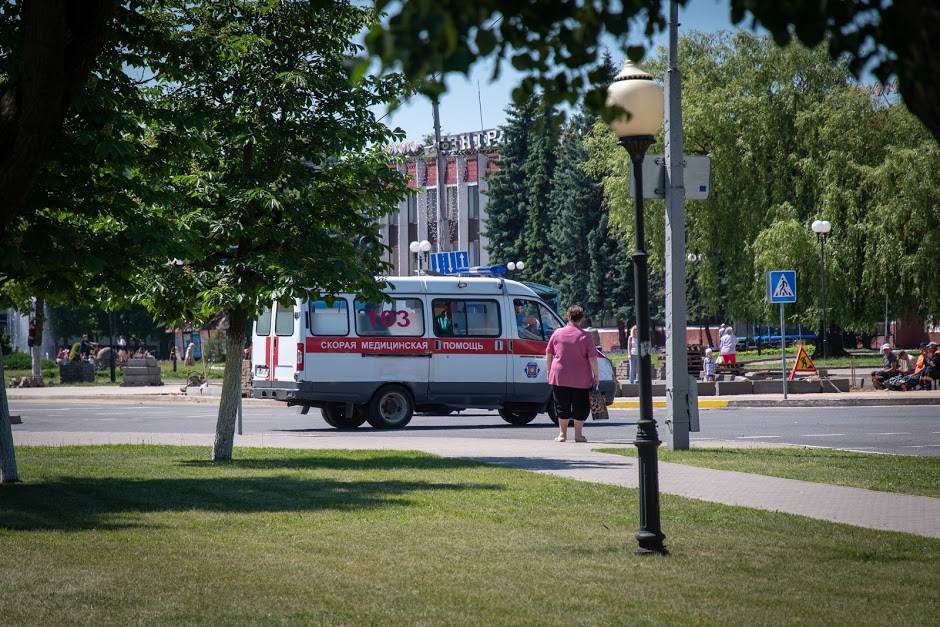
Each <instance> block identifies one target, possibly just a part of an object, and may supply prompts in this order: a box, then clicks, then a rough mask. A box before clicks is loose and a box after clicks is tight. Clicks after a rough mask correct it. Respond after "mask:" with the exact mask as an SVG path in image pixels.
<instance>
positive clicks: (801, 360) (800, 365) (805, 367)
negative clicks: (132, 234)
mask: <svg viewBox="0 0 940 627" xmlns="http://www.w3.org/2000/svg"><path fill="white" fill-rule="evenodd" d="M797 372H815V373H816V374H819V371H818V370H816V364H814V363H813V360H812V359H810V358H809V355H807V354H806V349H805V348H803V346H802V345H800V350H799V351H797V353H796V363H794V364H793V370H791V371H790V376H789V377H787V380H789V381H793V375H795V374H796V373H797Z"/></svg>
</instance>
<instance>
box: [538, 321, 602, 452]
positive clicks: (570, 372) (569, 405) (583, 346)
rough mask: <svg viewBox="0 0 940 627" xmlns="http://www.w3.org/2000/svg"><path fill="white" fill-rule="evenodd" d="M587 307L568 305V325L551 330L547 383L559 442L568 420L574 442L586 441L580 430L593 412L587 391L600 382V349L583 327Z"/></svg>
mask: <svg viewBox="0 0 940 627" xmlns="http://www.w3.org/2000/svg"><path fill="white" fill-rule="evenodd" d="M582 322H584V308H583V307H581V306H580V305H573V306H571V307H569V308H568V325H567V326H565V327H563V328H561V329H558V330H557V331H555V332H554V333H552V337H551V338H550V339H549V340H548V348H547V349H546V350H545V361H546V365H547V367H548V382H549V384H551V386H552V396H553V397H554V401H555V410H556V412H557V414H558V428H559V433H558V437H556V438H555V441H556V442H564V441H565V440H567V439H568V421H569V420H572V419H573V420H574V441H575V442H587V438H585V437H584V435H583V434H582V432H581V430H582V428H583V427H584V421H585V420H586V419H587V417H588V414H589V413H590V411H591V405H590V401H589V397H588V392H590V390H591V388H592V387H593V386H595V385H597V348H595V346H594V340H593V339H592V338H591V334H590V333H588V332H586V331H584V330H583V329H581V323H582Z"/></svg>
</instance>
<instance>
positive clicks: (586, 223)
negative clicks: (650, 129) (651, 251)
mask: <svg viewBox="0 0 940 627" xmlns="http://www.w3.org/2000/svg"><path fill="white" fill-rule="evenodd" d="M595 121H596V117H595V116H594V115H593V114H591V113H590V112H588V111H582V112H581V113H579V114H577V115H575V116H574V117H573V118H572V120H571V123H570V124H569V125H568V126H567V127H566V128H565V129H564V130H563V131H562V135H561V143H560V145H559V146H558V165H557V167H556V170H555V177H554V181H555V184H554V186H553V187H552V192H551V198H550V204H549V206H550V217H551V224H550V228H549V229H547V235H548V239H549V241H550V243H551V246H552V249H551V250H552V254H551V257H550V259H551V266H552V268H553V269H554V274H553V276H552V277H551V280H552V283H551V284H552V285H554V286H555V287H557V288H558V289H559V290H560V291H561V295H562V303H565V304H568V305H571V304H574V303H579V304H582V305H583V306H584V307H586V308H587V311H588V314H589V315H590V317H591V318H592V320H594V321H596V322H599V321H601V320H603V319H605V318H612V319H616V320H618V321H619V322H620V323H621V326H622V324H623V323H624V322H625V321H626V320H628V319H629V318H630V316H631V315H632V312H633V274H632V272H633V270H632V264H631V261H630V253H629V251H628V250H627V247H626V244H625V242H624V241H623V240H622V239H620V238H619V237H617V236H616V234H615V233H612V232H611V228H610V222H609V216H608V211H607V205H606V204H605V203H604V195H603V187H602V185H601V179H600V177H597V176H595V175H594V174H592V173H589V172H588V171H587V169H586V167H585V165H586V162H587V160H588V152H587V147H586V145H585V140H586V138H587V137H589V136H590V134H591V133H593V132H594V122H595ZM605 132H606V129H605Z"/></svg>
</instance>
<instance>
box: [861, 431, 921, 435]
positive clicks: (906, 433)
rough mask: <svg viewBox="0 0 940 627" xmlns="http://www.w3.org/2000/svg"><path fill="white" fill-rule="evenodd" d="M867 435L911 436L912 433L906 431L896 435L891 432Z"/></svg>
mask: <svg viewBox="0 0 940 627" xmlns="http://www.w3.org/2000/svg"><path fill="white" fill-rule="evenodd" d="M865 435H910V433H909V432H906V431H898V432H896V433H892V432H890V431H889V432H888V433H866V434H865Z"/></svg>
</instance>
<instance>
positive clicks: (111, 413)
mask: <svg viewBox="0 0 940 627" xmlns="http://www.w3.org/2000/svg"><path fill="white" fill-rule="evenodd" d="M95 415H96V416H126V415H127V412H126V411H112V412H105V413H100V412H99V413H97V414H95Z"/></svg>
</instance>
